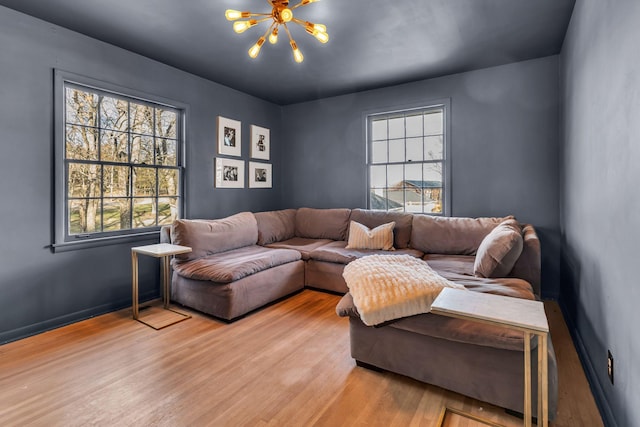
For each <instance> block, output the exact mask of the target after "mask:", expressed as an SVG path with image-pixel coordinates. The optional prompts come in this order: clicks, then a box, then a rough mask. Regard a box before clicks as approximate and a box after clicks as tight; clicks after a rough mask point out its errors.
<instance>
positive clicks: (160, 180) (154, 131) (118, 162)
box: [56, 80, 183, 244]
mask: <svg viewBox="0 0 640 427" xmlns="http://www.w3.org/2000/svg"><path fill="white" fill-rule="evenodd" d="M61 85H62V89H61V92H62V94H61V95H62V98H63V100H64V101H63V112H62V114H58V112H57V116H56V117H57V119H58V120H60V121H61V122H62V125H61V126H62V127H63V129H62V130H61V132H58V138H59V139H61V140H62V141H61V142H57V144H56V149H57V152H58V153H60V154H61V162H59V163H57V164H56V166H57V168H56V171H57V174H58V176H57V178H60V176H62V180H60V179H58V180H57V182H61V184H62V185H61V186H60V187H57V188H56V190H57V192H59V193H61V194H57V198H56V202H57V209H56V212H57V214H58V215H57V216H60V217H61V218H62V219H63V220H64V223H62V221H60V220H59V219H58V218H56V219H57V223H56V225H57V228H58V229H57V230H56V234H57V236H56V244H58V243H61V242H73V241H79V240H86V239H103V238H108V237H119V236H123V235H136V234H144V233H148V232H151V231H157V230H158V228H159V227H160V226H162V225H165V224H171V223H172V222H173V220H174V219H176V218H179V217H180V216H181V211H182V207H181V206H182V185H181V181H182V168H181V158H182V153H181V147H182V142H183V141H182V140H183V138H182V136H181V133H182V121H183V119H182V117H183V113H182V111H181V110H180V109H178V108H175V107H171V106H168V105H164V104H159V103H155V102H150V101H147V100H143V99H141V98H134V97H130V96H125V95H122V94H121V93H116V92H110V91H107V90H102V89H96V88H95V87H92V86H84V85H81V84H78V83H77V82H71V81H66V80H63V81H62V82H61ZM58 153H57V154H58Z"/></svg>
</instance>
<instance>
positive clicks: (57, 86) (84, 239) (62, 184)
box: [51, 70, 189, 252]
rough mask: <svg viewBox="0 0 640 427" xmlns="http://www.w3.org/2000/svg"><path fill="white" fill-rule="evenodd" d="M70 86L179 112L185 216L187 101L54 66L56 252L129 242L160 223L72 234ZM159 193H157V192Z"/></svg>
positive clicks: (152, 233) (152, 232) (154, 231)
mask: <svg viewBox="0 0 640 427" xmlns="http://www.w3.org/2000/svg"><path fill="white" fill-rule="evenodd" d="M67 85H69V86H75V87H77V88H79V89H81V90H82V89H86V90H87V91H91V92H97V93H101V94H105V95H112V96H114V97H118V98H126V99H129V100H131V101H135V102H139V103H143V104H151V105H154V106H159V107H168V108H171V109H174V110H176V111H177V112H178V120H177V122H178V123H177V129H176V140H177V147H176V156H177V163H178V166H177V170H178V176H179V188H178V206H177V209H178V213H177V217H178V218H183V217H185V215H186V212H185V193H186V192H185V189H186V185H185V175H186V174H185V173H184V170H185V158H186V156H185V153H186V140H187V135H186V117H187V115H188V108H189V107H188V105H187V104H184V103H181V102H177V101H174V100H169V99H166V98H163V97H159V96H155V95H150V94H147V93H144V92H141V91H137V90H134V89H129V88H125V87H122V86H119V85H115V84H112V83H107V82H103V81H99V80H96V79H92V78H90V77H86V76H82V75H78V74H75V73H71V72H67V71H62V70H54V150H53V154H54V165H53V174H54V187H53V205H54V206H53V233H52V234H53V242H52V245H51V248H52V250H53V251H54V252H62V251H67V250H75V249H83V248H90V247H96V246H103V245H106V244H116V243H127V242H135V241H140V240H150V239H154V238H156V237H157V236H158V235H159V230H160V228H161V226H153V227H145V228H129V229H124V230H118V231H109V232H104V231H101V232H95V233H87V234H70V232H69V231H70V230H69V221H68V206H67V205H68V203H67V191H68V187H67V184H68V182H67V165H66V163H67V160H66V158H65V148H66V116H65V108H66V105H65V103H66V93H65V92H66V90H65V88H66V87H67ZM127 165H128V164H127ZM155 197H156V198H157V197H158V196H157V195H156V196H155Z"/></svg>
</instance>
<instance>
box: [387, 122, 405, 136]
mask: <svg viewBox="0 0 640 427" xmlns="http://www.w3.org/2000/svg"><path fill="white" fill-rule="evenodd" d="M394 138H404V117H396V118H394V119H389V139H394Z"/></svg>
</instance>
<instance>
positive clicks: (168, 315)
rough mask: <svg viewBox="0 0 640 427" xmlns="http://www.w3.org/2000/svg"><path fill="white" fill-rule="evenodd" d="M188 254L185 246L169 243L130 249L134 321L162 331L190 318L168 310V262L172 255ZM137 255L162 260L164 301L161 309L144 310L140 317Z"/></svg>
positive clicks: (189, 250)
mask: <svg viewBox="0 0 640 427" xmlns="http://www.w3.org/2000/svg"><path fill="white" fill-rule="evenodd" d="M188 252H191V248H189V247H187V246H179V245H171V244H169V243H159V244H155V245H146V246H136V247H133V248H131V288H132V299H133V318H134V319H135V320H137V321H139V322H142V323H144V324H145V325H148V326H151V327H152V328H153V329H162V328H164V327H166V326H169V325H173V324H174V323H178V322H180V321H182V320H185V319H188V318H190V317H191V316H190V315H188V314H185V313H181V312H179V311H176V310H173V309H171V308H169V299H170V297H171V292H170V280H171V278H170V277H169V260H170V258H171V257H172V256H173V255H177V254H185V253H188ZM138 254H140V255H148V256H152V257H154V258H161V259H162V279H161V280H162V282H161V283H162V296H163V300H164V301H163V302H164V304H163V309H159V308H156V307H150V308H148V309H146V310H144V313H143V314H142V315H141V314H140V310H139V306H138V304H139V303H138Z"/></svg>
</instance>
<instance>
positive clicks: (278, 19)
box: [225, 0, 329, 63]
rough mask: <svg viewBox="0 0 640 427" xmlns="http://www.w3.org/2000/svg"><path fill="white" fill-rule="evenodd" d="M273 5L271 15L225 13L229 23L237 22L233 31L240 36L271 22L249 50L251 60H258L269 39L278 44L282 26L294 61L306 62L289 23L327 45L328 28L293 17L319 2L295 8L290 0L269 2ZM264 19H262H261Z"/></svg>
mask: <svg viewBox="0 0 640 427" xmlns="http://www.w3.org/2000/svg"><path fill="white" fill-rule="evenodd" d="M267 1H268V2H269V4H270V5H271V7H272V9H271V13H252V12H240V11H239V10H233V9H227V11H226V12H225V17H226V18H227V20H229V21H235V22H234V23H233V30H234V31H235V32H236V33H238V34H240V33H244V32H245V31H246V30H248V29H249V28H251V27H253V26H255V25H257V24H259V23H261V22H265V21H271V25H269V28H268V29H267V31H266V32H265V33H264V35H263V36H262V37H260V38H259V39H258V41H257V42H256V44H254V45H253V46H251V49H249V56H250V57H251V58H257V57H258V54H259V53H260V49H261V48H262V45H263V44H264V42H265V41H266V39H267V37H268V38H269V43H271V44H276V43H277V42H278V29H279V28H280V26H281V25H282V27H283V28H284V30H285V31H286V33H287V35H288V36H289V44H290V45H291V49H292V50H293V59H294V60H295V61H296V62H298V63H300V62H302V61H303V60H304V56H302V52H300V49H299V48H298V45H297V44H296V42H295V41H294V40H293V37H291V32H290V31H289V27H287V24H288V23H291V22H293V23H294V24H298V25H300V26H301V27H303V28H304V29H305V30H306V32H307V33H309V34H311V35H312V36H313V37H315V38H316V39H318V41H320V43H326V42H328V41H329V34H327V27H325V26H324V25H322V24H314V23H313V22H309V21H302V20H300V19H297V18H294V17H293V11H294V10H295V9H297V8H299V7H301V6H306V5H308V4H310V3H315V2H317V1H318V0H301V1H300V3H298V4H296V5H295V6H293V7H291V8H290V7H289V0H267ZM259 17H262V18H259ZM242 18H250V19H248V20H246V21H238V19H242Z"/></svg>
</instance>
